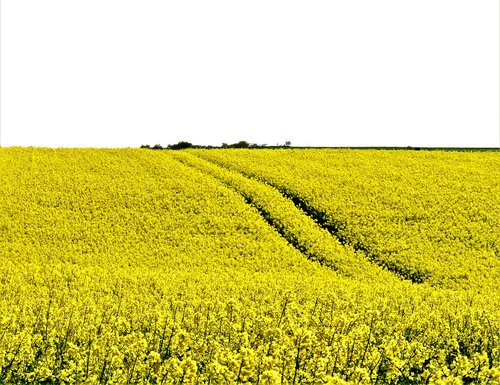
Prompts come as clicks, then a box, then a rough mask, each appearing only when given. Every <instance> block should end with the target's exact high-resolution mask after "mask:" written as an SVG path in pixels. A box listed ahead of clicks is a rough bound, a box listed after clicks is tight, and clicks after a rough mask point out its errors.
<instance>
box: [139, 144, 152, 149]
mask: <svg viewBox="0 0 500 385" xmlns="http://www.w3.org/2000/svg"><path fill="white" fill-rule="evenodd" d="M141 148H151V146H150V145H149V144H143V145H142V146H141Z"/></svg>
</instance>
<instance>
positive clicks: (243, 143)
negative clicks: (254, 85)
mask: <svg viewBox="0 0 500 385" xmlns="http://www.w3.org/2000/svg"><path fill="white" fill-rule="evenodd" d="M291 145H292V143H291V142H290V141H286V142H285V144H283V145H276V146H273V147H290V146H291ZM262 147H267V144H257V143H249V142H247V141H245V140H241V141H239V142H237V143H232V144H227V143H222V145H221V146H200V145H196V144H192V143H189V142H185V141H180V142H178V143H176V144H169V145H168V146H167V147H163V146H161V145H159V144H155V145H154V146H150V145H149V144H143V145H142V146H141V148H149V149H151V150H184V149H186V148H205V149H208V148H262Z"/></svg>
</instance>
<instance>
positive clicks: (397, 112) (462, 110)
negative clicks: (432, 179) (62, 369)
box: [1, 0, 500, 147]
mask: <svg viewBox="0 0 500 385" xmlns="http://www.w3.org/2000/svg"><path fill="white" fill-rule="evenodd" d="M1 6H2V20H1V22H2V26H1V28H2V41H1V43H2V74H1V75H2V117H1V121H2V145H3V146H14V145H22V146H29V145H32V146H49V147H60V146H64V147H86V146H92V147H138V146H140V145H141V144H150V145H154V144H156V143H159V144H162V145H167V144H169V143H175V142H177V141H179V140H187V141H190V142H193V143H195V144H212V145H220V144H221V143H222V142H227V143H232V142H236V141H239V140H247V141H249V142H255V143H259V144H269V145H273V144H277V143H280V144H282V143H284V142H285V141H286V140H290V141H291V142H292V144H293V145H305V146H307V145H313V146H463V147H469V146H489V147H495V146H498V145H499V126H500V122H499V105H500V100H499V84H500V81H499V13H500V12H499V2H498V0H327V1H323V0H301V1H297V0H287V1H277V0H251V1H250V0H225V1H221V0H202V1H195V0H175V1H170V0H140V1H139V0H43V1H40V0H1Z"/></svg>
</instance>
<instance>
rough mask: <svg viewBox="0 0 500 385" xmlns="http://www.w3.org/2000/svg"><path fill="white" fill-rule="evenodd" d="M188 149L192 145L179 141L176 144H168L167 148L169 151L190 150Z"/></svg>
mask: <svg viewBox="0 0 500 385" xmlns="http://www.w3.org/2000/svg"><path fill="white" fill-rule="evenodd" d="M190 147H193V144H192V143H189V142H184V141H180V142H178V143H176V144H169V145H168V146H167V148H168V149H169V150H184V149H186V148H190Z"/></svg>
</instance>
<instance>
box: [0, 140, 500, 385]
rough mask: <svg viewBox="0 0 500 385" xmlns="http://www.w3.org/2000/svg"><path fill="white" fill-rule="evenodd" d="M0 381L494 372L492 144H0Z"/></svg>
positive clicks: (315, 379)
mask: <svg viewBox="0 0 500 385" xmlns="http://www.w3.org/2000/svg"><path fill="white" fill-rule="evenodd" d="M0 170H1V171H0V176H1V178H0V180H1V183H0V258H1V264H0V383H5V384H31V383H33V384H331V385H333V384H471V383H474V384H500V288H499V285H500V280H499V278H500V276H499V275H500V154H499V153H480V152H476V153H463V152H461V153H455V152H440V151H420V152H415V151H369V150H291V149H287V150H262V149H259V150H187V151H151V150H147V149H43V148H15V147H13V148H4V149H0Z"/></svg>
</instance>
